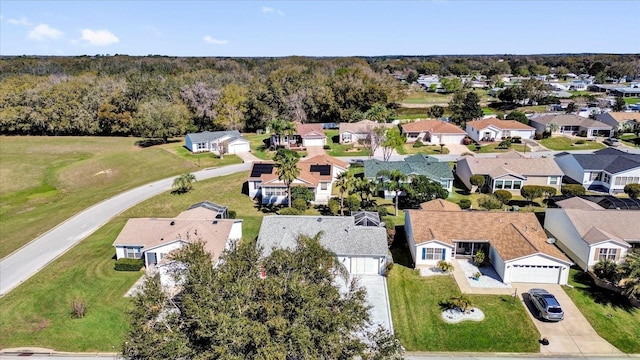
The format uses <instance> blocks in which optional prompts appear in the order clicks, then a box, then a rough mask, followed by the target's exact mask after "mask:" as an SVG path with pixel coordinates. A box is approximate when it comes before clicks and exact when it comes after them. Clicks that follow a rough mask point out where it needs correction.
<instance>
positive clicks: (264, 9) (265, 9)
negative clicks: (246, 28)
mask: <svg viewBox="0 0 640 360" xmlns="http://www.w3.org/2000/svg"><path fill="white" fill-rule="evenodd" d="M262 13H263V14H278V15H280V16H284V12H283V11H281V10H278V9H274V8H272V7H268V6H263V7H262Z"/></svg>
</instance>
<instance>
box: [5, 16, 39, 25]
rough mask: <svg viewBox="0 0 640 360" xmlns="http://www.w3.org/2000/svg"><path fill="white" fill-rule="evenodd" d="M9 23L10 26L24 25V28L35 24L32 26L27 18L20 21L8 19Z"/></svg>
mask: <svg viewBox="0 0 640 360" xmlns="http://www.w3.org/2000/svg"><path fill="white" fill-rule="evenodd" d="M7 22H8V23H9V24H12V25H22V26H32V25H33V24H31V23H30V22H29V20H27V18H26V17H21V18H20V19H7Z"/></svg>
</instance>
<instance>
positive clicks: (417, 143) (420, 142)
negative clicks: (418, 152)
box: [413, 140, 424, 148]
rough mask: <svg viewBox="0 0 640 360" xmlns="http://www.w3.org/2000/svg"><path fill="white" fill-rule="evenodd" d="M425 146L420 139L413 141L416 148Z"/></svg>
mask: <svg viewBox="0 0 640 360" xmlns="http://www.w3.org/2000/svg"><path fill="white" fill-rule="evenodd" d="M423 146H424V144H423V143H422V141H420V140H416V142H414V143H413V147H414V148H421V147H423Z"/></svg>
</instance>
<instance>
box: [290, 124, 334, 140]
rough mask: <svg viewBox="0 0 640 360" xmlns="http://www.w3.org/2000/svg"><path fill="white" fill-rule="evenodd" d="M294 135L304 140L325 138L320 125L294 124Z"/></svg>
mask: <svg viewBox="0 0 640 360" xmlns="http://www.w3.org/2000/svg"><path fill="white" fill-rule="evenodd" d="M296 133H297V134H298V135H300V137H302V138H304V139H324V138H326V137H327V136H326V135H325V134H324V129H323V128H322V124H318V123H315V124H302V123H296Z"/></svg>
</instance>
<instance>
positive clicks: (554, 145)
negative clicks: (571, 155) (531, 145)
mask: <svg viewBox="0 0 640 360" xmlns="http://www.w3.org/2000/svg"><path fill="white" fill-rule="evenodd" d="M540 144H541V145H542V146H544V147H546V148H547V149H549V150H558V151H562V150H598V149H603V148H605V147H606V146H605V145H602V144H600V143H598V142H595V141H588V140H585V139H570V138H568V137H565V136H553V137H550V138H546V139H542V140H540Z"/></svg>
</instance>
